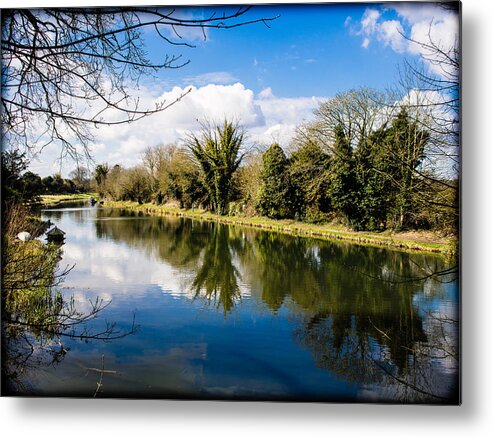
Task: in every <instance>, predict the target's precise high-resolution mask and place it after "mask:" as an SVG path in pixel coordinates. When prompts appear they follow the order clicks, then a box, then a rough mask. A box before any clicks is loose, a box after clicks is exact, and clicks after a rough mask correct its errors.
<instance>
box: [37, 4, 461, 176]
mask: <svg viewBox="0 0 493 437" xmlns="http://www.w3.org/2000/svg"><path fill="white" fill-rule="evenodd" d="M213 9H214V10H216V11H218V12H219V13H222V12H223V11H224V10H226V12H227V11H228V9H227V8H226V7H225V6H217V7H214V8H213ZM213 9H212V8H207V7H190V8H180V9H178V10H177V12H176V13H177V14H180V15H182V16H186V17H192V16H193V17H207V16H208V15H209V14H210V13H211V11H212V10H213ZM277 15H280V16H279V18H277V19H276V20H274V21H272V22H270V28H267V27H266V26H265V25H263V24H262V23H256V24H251V25H248V26H244V27H238V28H234V29H228V30H224V29H222V30H219V29H210V30H208V31H207V38H206V39H205V40H204V38H203V35H202V32H201V31H198V30H185V31H183V32H181V36H182V38H183V39H182V41H186V42H188V43H190V44H193V45H195V48H189V47H183V46H181V47H177V46H171V45H169V44H166V43H165V42H163V41H162V40H160V39H159V38H157V36H156V35H155V34H154V33H153V32H152V31H150V30H148V31H146V32H145V42H146V44H147V48H148V52H149V56H150V57H151V59H153V60H155V61H159V60H162V59H163V57H164V56H165V55H166V54H168V55H173V54H175V55H176V54H181V55H182V56H183V60H188V59H189V60H190V63H189V64H188V65H186V66H184V67H182V68H179V69H176V70H170V69H167V70H163V71H162V72H160V73H159V74H158V76H157V77H156V78H154V79H150V80H144V81H143V82H142V83H141V87H140V88H139V89H138V90H135V94H136V95H138V96H139V99H140V102H141V103H142V105H144V106H145V105H147V106H148V107H153V106H154V103H155V102H156V101H162V100H166V101H167V102H171V101H173V100H174V99H176V98H177V97H178V96H179V95H180V94H181V93H183V92H185V91H187V90H189V89H190V90H191V92H190V93H189V94H187V95H186V97H184V98H183V99H182V100H181V101H179V102H178V103H176V104H175V105H173V106H171V107H170V108H169V109H167V110H166V111H164V112H163V113H160V114H156V115H153V116H152V117H148V118H145V119H143V120H141V121H139V122H136V123H133V124H131V125H120V126H116V127H115V126H113V127H104V128H100V129H98V130H96V131H94V138H95V139H94V142H92V143H91V144H90V145H89V148H90V150H91V153H92V156H93V158H94V161H95V162H96V163H100V162H108V163H110V164H116V163H118V164H120V165H123V166H126V167H129V166H133V165H136V164H138V163H139V160H140V156H141V154H142V152H143V150H144V149H145V148H146V147H148V146H155V145H157V144H168V143H178V144H179V143H180V142H182V141H183V138H184V137H185V136H186V135H187V134H188V133H190V132H193V131H196V130H198V129H199V128H200V124H199V122H198V121H199V120H204V119H206V118H207V119H209V120H210V121H222V120H223V119H224V118H229V119H234V120H236V121H238V122H240V123H241V124H242V125H244V126H245V127H246V129H247V131H248V140H249V142H250V143H251V144H259V145H262V146H266V145H269V144H270V143H272V142H274V141H276V142H279V143H280V144H281V145H282V146H283V147H287V146H289V142H290V140H291V138H292V136H293V133H294V131H295V129H296V127H297V126H299V125H300V124H301V123H302V122H303V121H306V120H309V119H310V118H311V117H312V116H313V110H314V109H315V108H316V107H317V106H318V105H319V104H320V102H322V101H324V100H327V99H329V98H330V97H332V96H334V95H335V94H336V93H338V92H343V91H347V90H350V89H353V88H358V87H363V86H367V87H372V88H376V89H380V90H384V89H385V88H387V87H391V86H392V85H394V84H395V83H396V82H397V81H398V79H399V66H402V65H403V63H404V61H405V59H409V60H413V59H416V60H418V59H419V57H420V54H421V51H420V48H419V47H418V46H416V45H413V44H412V43H410V42H409V41H408V40H406V39H405V38H403V36H402V34H405V35H407V36H411V37H413V38H415V39H417V40H426V39H427V37H428V33H429V32H431V34H432V35H433V37H434V40H436V41H438V42H440V44H442V45H443V46H445V47H450V46H452V45H454V44H455V43H456V42H457V37H458V16H457V14H455V13H453V12H450V11H447V10H444V9H442V8H439V7H437V6H436V5H435V4H432V3H386V4H384V5H382V4H378V3H372V4H365V3H358V4H327V5H323V4H322V5H320V4H319V5H270V6H254V8H253V9H252V10H250V11H249V12H248V13H247V14H246V15H245V16H244V18H245V19H247V20H252V19H255V18H265V17H275V16H277ZM165 31H166V30H165ZM167 31H168V34H167V35H168V36H169V37H170V38H174V39H175V40H176V36H175V35H174V34H173V32H172V31H171V30H169V29H168V30H167ZM429 67H430V68H433V67H432V66H431V65H429ZM59 154H60V146H59V145H56V144H52V145H50V146H48V147H46V148H45V149H44V150H43V153H42V155H40V156H39V158H38V159H37V160H34V161H33V162H32V164H31V170H32V171H35V172H37V173H39V174H41V175H42V176H46V175H48V174H53V173H54V172H57V171H59V170H60V163H59V162H57V157H58V156H59ZM73 168H74V163H71V162H70V161H69V162H67V161H65V162H64V163H63V166H62V175H65V176H66V175H68V173H70V171H71V170H72V169H73Z"/></svg>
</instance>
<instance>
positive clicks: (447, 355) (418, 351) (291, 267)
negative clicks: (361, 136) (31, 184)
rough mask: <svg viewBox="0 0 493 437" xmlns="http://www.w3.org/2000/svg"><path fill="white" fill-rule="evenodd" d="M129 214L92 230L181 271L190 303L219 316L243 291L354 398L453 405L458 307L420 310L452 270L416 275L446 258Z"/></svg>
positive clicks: (108, 218) (107, 218)
mask: <svg viewBox="0 0 493 437" xmlns="http://www.w3.org/2000/svg"><path fill="white" fill-rule="evenodd" d="M137 217H138V216H137V215H136V214H134V213H132V212H126V211H119V210H99V211H98V219H97V220H96V221H95V227H96V233H97V236H98V237H99V238H111V239H112V240H116V241H123V242H125V243H126V244H128V245H130V246H133V247H138V248H140V249H144V250H145V251H146V252H147V253H148V254H149V255H152V256H158V257H159V258H160V259H161V260H163V261H165V262H166V263H168V264H170V265H171V266H174V267H177V268H180V269H187V270H189V271H190V272H191V273H192V277H191V279H190V281H189V284H188V287H189V290H190V291H191V293H192V294H193V296H194V297H195V299H203V301H204V302H205V303H206V304H207V305H212V306H213V307H214V308H216V309H217V310H218V311H221V312H222V313H223V315H224V317H228V315H229V314H231V312H232V311H233V310H234V309H235V307H236V306H237V305H239V304H240V302H241V300H242V299H241V298H242V296H243V293H244V292H245V291H248V292H249V293H251V296H252V298H254V299H256V300H257V301H259V302H261V303H262V305H263V306H264V308H265V309H266V310H267V311H270V312H271V313H272V314H273V315H276V314H278V313H279V312H280V311H282V310H283V309H286V310H287V311H288V312H289V314H290V318H291V320H292V324H293V338H294V341H295V342H296V343H298V344H299V345H300V346H301V347H302V348H306V349H308V350H310V352H311V354H312V355H313V358H314V360H315V363H316V365H317V366H318V367H319V368H321V369H325V370H327V371H330V372H332V373H333V374H335V375H338V377H339V378H342V379H344V380H346V381H351V382H355V383H357V384H358V385H359V386H360V387H361V393H362V395H361V396H362V398H361V400H365V401H368V400H372V399H378V400H380V401H388V402H395V401H405V402H432V403H457V402H458V372H459V370H458V369H459V364H458V353H457V350H458V318H457V308H456V305H452V306H451V308H448V309H445V310H444V309H443V308H441V307H440V306H435V307H433V306H432V307H427V306H426V302H427V301H432V302H434V301H440V299H441V298H442V297H443V295H444V294H446V293H447V289H448V288H447V283H450V284H452V286H453V287H456V282H455V281H456V278H455V276H454V275H453V274H451V275H449V276H448V277H447V278H441V279H442V281H441V282H440V281H438V280H435V279H433V278H431V279H430V278H429V279H426V280H425V279H424V278H426V277H427V276H428V274H427V273H429V272H433V271H440V270H444V269H446V267H447V263H446V261H445V260H443V259H441V258H439V257H436V256H430V255H416V254H408V253H402V252H397V251H389V250H385V249H378V248H370V247H363V246H357V245H347V244H334V243H329V242H324V241H317V240H313V239H308V238H298V237H292V236H286V235H282V234H276V233H269V232H263V231H256V230H252V229H247V228H239V227H234V226H226V225H221V224H217V223H209V222H197V221H193V220H189V219H182V218H156V217H141V219H138V220H133V219H132V218H137ZM125 219H129V220H125ZM444 282H445V283H444ZM452 300H453V299H452ZM423 302H424V304H423ZM455 304H456V302H455Z"/></svg>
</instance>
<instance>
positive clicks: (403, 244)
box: [104, 201, 455, 254]
mask: <svg viewBox="0 0 493 437" xmlns="http://www.w3.org/2000/svg"><path fill="white" fill-rule="evenodd" d="M104 206H106V207H112V208H125V209H128V210H133V211H141V212H143V213H145V214H150V215H161V216H162V215H168V216H176V217H188V218H193V219H197V220H207V221H215V222H219V223H228V224H233V225H241V226H250V227H254V228H260V229H267V230H271V231H275V232H281V233H284V234H290V235H299V236H308V237H314V238H320V239H325V240H339V241H347V242H353V243H357V244H364V245H370V246H380V247H381V246H385V247H389V248H396V249H400V250H406V251H426V252H434V253H442V254H451V253H452V252H453V250H454V247H455V239H454V238H450V237H449V238H444V237H440V236H438V235H436V234H435V233H433V232H429V231H413V232H402V233H392V232H390V231H386V232H382V233H371V232H353V231H348V230H346V229H344V228H343V227H341V226H333V225H313V224H308V223H301V222H297V221H294V220H273V219H269V218H266V217H236V216H218V215H216V214H212V213H210V212H207V211H202V210H198V209H196V210H186V209H180V208H176V207H171V206H157V205H153V204H150V203H146V204H142V205H139V204H138V203H137V202H121V201H120V202H105V204H104Z"/></svg>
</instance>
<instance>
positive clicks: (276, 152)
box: [256, 143, 297, 219]
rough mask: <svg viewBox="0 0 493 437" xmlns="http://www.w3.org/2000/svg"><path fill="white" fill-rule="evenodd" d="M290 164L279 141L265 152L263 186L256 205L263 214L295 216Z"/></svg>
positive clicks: (272, 216) (261, 173)
mask: <svg viewBox="0 0 493 437" xmlns="http://www.w3.org/2000/svg"><path fill="white" fill-rule="evenodd" d="M288 165H289V161H288V159H287V158H286V155H285V153H284V151H283V150H282V148H281V146H279V144H277V143H274V144H272V146H270V147H269V148H268V149H267V151H266V152H265V153H264V154H263V156H262V171H261V172H260V179H261V186H260V191H259V195H258V199H257V205H256V206H257V209H258V210H259V212H260V213H261V214H262V215H265V216H267V217H270V218H278V219H279V218H287V217H294V215H295V213H296V212H297V208H296V207H297V205H296V198H295V195H294V189H293V186H292V184H291V181H290V179H289V172H288Z"/></svg>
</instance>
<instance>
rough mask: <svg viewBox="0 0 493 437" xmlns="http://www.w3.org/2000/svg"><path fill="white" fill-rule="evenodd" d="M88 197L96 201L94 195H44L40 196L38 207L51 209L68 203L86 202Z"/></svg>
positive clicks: (95, 195)
mask: <svg viewBox="0 0 493 437" xmlns="http://www.w3.org/2000/svg"><path fill="white" fill-rule="evenodd" d="M90 197H94V198H96V199H97V197H98V196H97V194H96V193H83V194H46V195H43V196H41V200H40V202H39V203H40V205H41V206H43V207H53V206H58V205H62V204H64V203H68V202H86V201H88V200H89V198H90Z"/></svg>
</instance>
